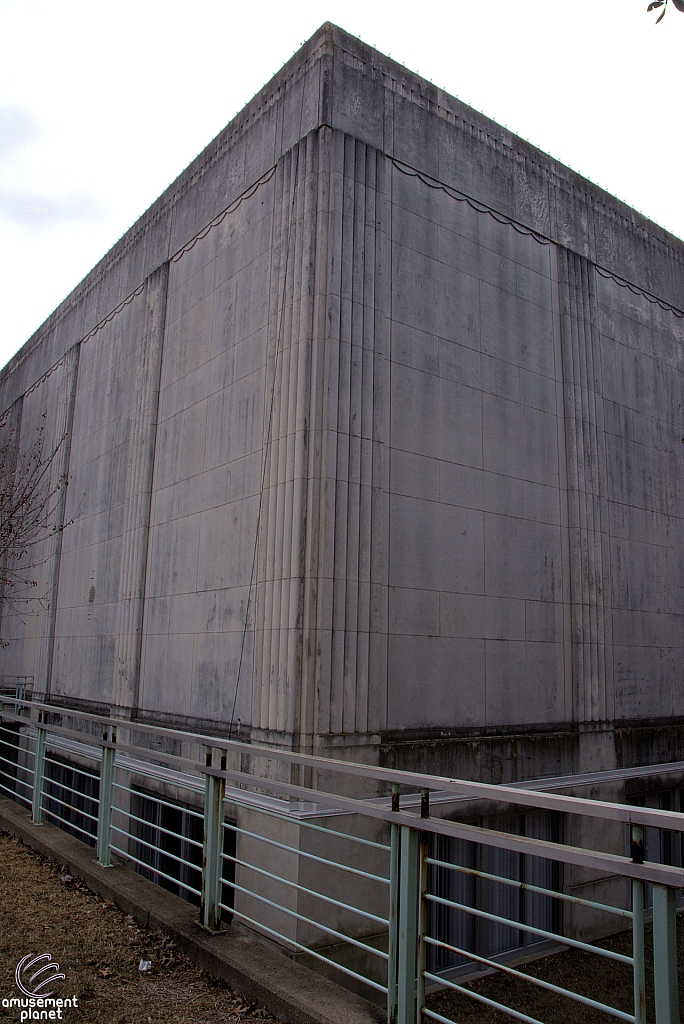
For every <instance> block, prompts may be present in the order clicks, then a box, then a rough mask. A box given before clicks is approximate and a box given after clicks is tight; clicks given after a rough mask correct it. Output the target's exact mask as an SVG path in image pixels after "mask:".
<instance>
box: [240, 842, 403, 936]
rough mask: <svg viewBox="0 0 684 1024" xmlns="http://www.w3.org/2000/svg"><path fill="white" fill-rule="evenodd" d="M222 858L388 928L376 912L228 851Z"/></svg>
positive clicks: (386, 923) (383, 919) (387, 922)
mask: <svg viewBox="0 0 684 1024" xmlns="http://www.w3.org/2000/svg"><path fill="white" fill-rule="evenodd" d="M221 859H222V860H229V861H231V862H232V863H233V864H239V865H240V866H241V867H243V868H248V869H249V870H250V871H256V872H257V874H259V875H265V876H266V878H272V879H273V880H274V881H275V882H281V883H282V884H283V885H289V886H290V887H291V888H292V889H297V891H298V892H305V893H307V895H308V896H315V897H316V899H318V900H323V901H324V902H325V903H331V904H332V905H333V906H334V907H340V908H341V909H342V910H350V911H351V912H352V913H353V914H360V915H361V917H367V918H368V920H369V921H375V922H376V923H377V924H381V925H384V926H385V927H386V928H389V921H388V920H386V919H385V918H384V917H378V916H377V914H371V913H370V912H369V911H367V910H360V909H359V907H351V906H349V904H348V903H342V902H341V901H340V900H335V899H333V898H332V896H324V895H323V893H322V892H316V890H315V889H307V887H306V886H305V885H300V884H299V882H292V881H291V880H290V879H289V878H282V877H281V876H280V875H274V874H273V872H271V871H267V870H266V869H265V868H258V867H257V866H256V864H249V863H248V861H246V860H240V859H239V858H238V857H233V856H232V855H231V854H229V853H222V854H221Z"/></svg>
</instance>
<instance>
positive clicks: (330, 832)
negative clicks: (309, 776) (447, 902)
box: [224, 795, 392, 853]
mask: <svg viewBox="0 0 684 1024" xmlns="http://www.w3.org/2000/svg"><path fill="white" fill-rule="evenodd" d="M224 803H231V804H239V803H240V800H239V799H235V798H234V797H230V796H228V795H226V797H225V800H224ZM259 813H260V814H264V815H265V816H266V817H268V818H278V820H279V821H291V820H292V819H291V818H288V817H287V816H286V815H285V814H280V813H279V812H278V811H269V810H267V809H265V808H261V807H260V808H259ZM297 824H298V825H299V826H300V828H311V829H315V830H316V831H317V832H324V833H325V835H326V836H338V837H339V838H340V839H349V840H350V842H353V843H360V844H361V845H362V846H372V847H374V849H376V850H386V851H387V853H389V852H390V851H391V849H392V848H391V846H388V844H387V843H376V842H374V841H373V840H372V839H362V838H361V836H353V835H349V833H348V832H338V831H337V830H336V829H332V828H326V827H325V825H314V823H313V822H312V821H302V819H301V818H299V819H297Z"/></svg>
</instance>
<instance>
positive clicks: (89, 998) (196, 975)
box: [0, 832, 684, 1024]
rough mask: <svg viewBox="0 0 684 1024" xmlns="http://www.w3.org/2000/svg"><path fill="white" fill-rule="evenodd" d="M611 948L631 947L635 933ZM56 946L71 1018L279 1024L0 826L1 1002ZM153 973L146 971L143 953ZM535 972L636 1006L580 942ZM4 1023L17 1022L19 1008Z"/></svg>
mask: <svg viewBox="0 0 684 1024" xmlns="http://www.w3.org/2000/svg"><path fill="white" fill-rule="evenodd" d="M677 939H678V950H679V990H680V993H679V997H680V1007H681V1008H682V1009H683V1010H684V915H681V914H680V915H678V920H677ZM603 945H604V946H605V947H606V948H609V949H612V950H614V951H615V952H619V953H623V954H625V955H627V956H630V955H631V935H630V934H629V933H623V934H622V935H618V936H615V937H614V938H612V939H609V940H607V941H606V942H605V943H603ZM29 953H31V954H35V955H37V954H39V953H50V954H51V955H52V957H53V959H54V960H56V962H57V963H59V964H60V967H61V970H62V971H64V973H65V974H66V981H65V982H64V989H63V990H62V991H61V992H60V993H58V992H55V994H56V995H60V994H61V995H63V996H69V995H71V994H72V993H73V994H76V995H77V997H78V999H79V1004H80V1005H79V1008H78V1009H68V1010H65V1011H64V1019H65V1020H67V1021H69V1020H73V1021H87V1022H89V1024H90V1022H92V1024H200V1022H201V1024H208V1022H219V1021H221V1022H229V1024H237V1022H238V1021H239V1022H241V1024H251V1022H254V1024H256V1022H257V1021H258V1022H259V1024H276V1021H275V1018H273V1017H272V1016H271V1015H270V1014H268V1013H267V1012H266V1010H264V1009H261V1008H259V1007H257V1006H254V1005H250V1004H248V1003H246V1002H245V1001H244V1000H243V999H242V998H241V997H240V996H239V995H237V994H236V993H234V992H232V991H231V990H230V989H229V988H227V987H226V986H225V985H223V984H221V983H220V982H216V981H214V980H213V979H212V978H211V977H210V976H209V975H207V974H205V973H204V972H203V971H200V970H198V968H196V967H194V966H193V965H192V964H191V963H190V961H189V960H188V959H187V958H186V957H185V956H183V955H182V954H181V953H179V952H178V951H177V950H176V949H175V948H174V944H173V942H172V941H171V940H170V939H169V937H168V936H166V935H165V934H164V933H163V932H161V931H158V930H156V929H146V928H141V927H139V926H138V925H137V924H136V922H135V921H134V920H133V918H131V917H127V916H125V915H124V914H123V913H122V912H121V911H120V910H118V909H117V908H116V907H115V906H114V905H113V904H112V903H107V902H103V901H102V899H101V898H100V897H98V896H95V895H93V893H91V892H90V890H89V889H88V888H87V887H86V886H85V885H83V884H81V883H79V882H78V881H77V880H75V879H72V878H70V876H68V875H66V874H65V869H64V868H60V867H59V866H58V865H55V864H54V863H53V862H52V861H50V860H47V859H45V858H43V857H41V856H40V855H39V854H37V853H34V852H33V851H32V850H30V849H28V848H27V847H25V846H24V845H23V844H22V843H21V842H19V841H18V840H16V839H14V838H12V837H11V836H9V835H7V833H4V832H0V1000H1V999H2V998H3V997H5V996H7V997H10V996H12V995H16V994H17V991H16V988H15V985H14V970H15V967H16V965H17V963H18V962H19V960H20V959H21V958H22V957H24V956H26V955H27V954H29ZM141 960H143V961H150V962H151V970H150V971H148V972H144V973H141V972H140V970H139V966H140V961H141ZM652 963H653V954H652V943H651V930H650V927H648V928H647V933H646V966H647V985H646V988H647V1005H648V1009H649V1012H648V1021H649V1024H653V1021H654V1018H653V1013H652V1000H653V985H652ZM521 969H522V970H523V971H524V972H525V973H526V974H530V975H533V976H535V977H538V978H541V979H543V980H545V981H549V982H551V983H553V984H555V985H559V986H562V987H564V988H570V989H573V990H574V991H576V992H580V993H582V994H583V995H586V996H589V997H590V998H592V999H596V1000H599V1001H601V1002H604V1003H608V1004H610V1005H612V1006H614V1007H615V1008H617V1009H620V1010H623V1011H625V1012H626V1013H631V1012H633V1010H632V974H631V970H630V968H629V967H627V966H626V965H621V964H618V963H616V962H615V961H610V960H606V959H605V958H603V957H599V956H596V955H593V954H590V953H583V952H582V951H580V950H567V951H565V952H563V953H558V954H556V955H555V956H550V957H546V958H545V959H542V960H537V961H535V962H534V963H530V964H526V965H525V966H524V967H523V968H521ZM467 987H468V989H469V990H470V991H471V992H473V993H477V994H478V995H482V996H485V997H486V998H489V999H494V1000H496V1001H497V1002H502V1003H505V1004H507V1005H508V1006H510V1007H512V1008H513V1009H517V1010H519V1011H520V1012H522V1013H524V1014H527V1015H528V1016H530V1017H533V1018H536V1019H537V1020H540V1021H544V1022H545V1024H608V1021H610V1020H613V1021H614V1020H615V1017H609V1016H608V1015H607V1014H605V1013H603V1012H601V1011H598V1010H595V1009H592V1008H591V1007H588V1006H586V1005H583V1004H580V1003H577V1002H574V1001H571V1000H569V999H567V998H564V997H560V996H558V995H555V994H553V993H550V992H548V991H544V990H542V989H540V988H538V987H536V986H534V985H531V984H530V983H529V982H524V981H520V980H516V979H514V978H512V977H510V976H506V975H502V974H499V975H496V976H489V977H485V978H482V979H480V980H478V981H471V982H469V983H467ZM428 1006H429V1008H430V1009H432V1010H434V1011H436V1012H437V1013H440V1014H442V1015H444V1016H445V1017H448V1018H450V1020H452V1021H454V1022H456V1024H508V1022H510V1021H511V1019H512V1018H511V1017H510V1016H508V1015H504V1014H503V1013H501V1012H500V1011H497V1010H494V1009H491V1008H490V1007H488V1006H486V1005H484V1004H483V1003H481V1002H479V1001H476V1000H475V999H473V998H472V997H469V996H466V995H462V994H460V993H456V992H450V991H448V990H442V991H441V992H438V993H436V994H434V995H431V996H430V997H429V998H428ZM0 1019H13V1020H18V1014H17V1011H16V1010H15V1009H12V1010H7V1009H3V1008H2V1006H1V1005H0Z"/></svg>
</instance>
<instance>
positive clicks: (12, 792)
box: [0, 779, 31, 804]
mask: <svg viewBox="0 0 684 1024" xmlns="http://www.w3.org/2000/svg"><path fill="white" fill-rule="evenodd" d="M14 781H15V782H18V781H19V780H18V779H15V780H14ZM24 785H26V783H24ZM0 789H4V790H5V792H6V793H9V795H10V796H11V797H13V798H17V799H19V800H24V801H25V803H27V804H30V803H31V801H30V800H29V799H28V797H25V796H22V795H21V793H16V792H15V791H14V790H13V789H10V788H9V786H3V784H2V782H0Z"/></svg>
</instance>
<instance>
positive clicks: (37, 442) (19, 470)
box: [0, 414, 73, 647]
mask: <svg viewBox="0 0 684 1024" xmlns="http://www.w3.org/2000/svg"><path fill="white" fill-rule="evenodd" d="M65 442H66V434H63V435H62V437H60V438H59V440H58V441H57V444H56V445H55V446H54V448H51V449H49V450H48V451H47V452H46V451H45V414H44V415H43V419H42V422H41V424H40V426H38V427H37V428H36V431H35V439H34V441H33V443H32V444H31V445H30V446H29V447H28V448H27V449H26V450H24V451H22V450H21V446H20V444H19V438H18V437H17V435H16V432H15V431H14V430H12V429H8V424H7V420H6V419H5V420H4V421H0V610H4V609H5V608H14V607H15V605H14V602H15V600H16V599H17V598H18V597H19V595H21V596H22V599H23V600H26V595H27V594H28V595H30V597H29V599H31V598H33V599H36V600H41V599H42V597H43V595H41V594H38V593H35V590H36V588H37V587H38V580H37V579H35V576H36V575H37V570H38V568H39V567H40V566H41V565H42V564H43V563H44V562H45V558H41V557H39V556H38V552H37V551H36V550H35V549H36V547H37V545H39V544H40V543H42V542H43V541H45V540H47V539H48V538H49V537H51V536H54V535H55V534H57V533H60V532H61V531H62V530H64V529H65V528H66V527H67V526H69V525H70V524H71V522H73V520H70V521H69V522H60V518H61V517H60V516H59V514H58V512H59V508H60V505H61V504H62V501H63V496H64V492H65V489H66V487H67V484H68V475H67V474H66V473H60V474H59V475H58V476H57V479H56V480H55V479H54V471H55V468H56V466H55V459H56V458H57V456H58V454H59V452H60V450H61V448H62V445H64V444H65ZM7 643H8V641H7V640H3V639H2V638H1V637H0V647H6V646H7Z"/></svg>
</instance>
